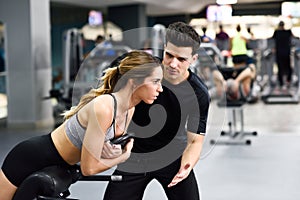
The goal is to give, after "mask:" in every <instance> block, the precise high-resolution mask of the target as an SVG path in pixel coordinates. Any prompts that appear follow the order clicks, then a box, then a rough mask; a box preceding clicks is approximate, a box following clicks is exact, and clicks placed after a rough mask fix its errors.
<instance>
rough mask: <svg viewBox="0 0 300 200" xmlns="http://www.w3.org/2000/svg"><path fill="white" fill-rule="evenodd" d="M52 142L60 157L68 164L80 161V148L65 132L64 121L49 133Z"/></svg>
mask: <svg viewBox="0 0 300 200" xmlns="http://www.w3.org/2000/svg"><path fill="white" fill-rule="evenodd" d="M51 137H52V140H53V143H54V145H55V147H56V149H57V151H58V153H59V154H60V155H61V157H62V158H63V159H64V160H65V161H66V162H67V163H69V164H70V165H73V164H76V163H78V162H79V161H80V155H81V152H80V150H79V149H78V148H77V147H75V146H74V145H73V144H72V143H71V141H70V140H69V138H68V137H67V135H66V132H65V123H63V124H62V125H60V126H59V127H58V128H57V129H55V130H54V131H53V132H52V133H51Z"/></svg>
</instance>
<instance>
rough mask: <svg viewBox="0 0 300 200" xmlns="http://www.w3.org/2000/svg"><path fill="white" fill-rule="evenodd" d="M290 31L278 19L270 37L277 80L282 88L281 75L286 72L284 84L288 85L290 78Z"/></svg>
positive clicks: (291, 35)
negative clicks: (273, 44) (276, 68)
mask: <svg viewBox="0 0 300 200" xmlns="http://www.w3.org/2000/svg"><path fill="white" fill-rule="evenodd" d="M292 37H293V34H292V31H291V30H290V29H289V30H286V29H285V28H284V22H283V21H280V22H279V24H278V28H277V29H276V30H275V31H274V34H273V36H272V38H273V39H274V41H275V48H274V51H275V55H276V63H277V66H278V82H279V86H280V87H281V88H282V87H283V86H284V80H283V76H284V74H287V78H286V85H287V87H289V86H290V83H291V79H292V67H291V46H292Z"/></svg>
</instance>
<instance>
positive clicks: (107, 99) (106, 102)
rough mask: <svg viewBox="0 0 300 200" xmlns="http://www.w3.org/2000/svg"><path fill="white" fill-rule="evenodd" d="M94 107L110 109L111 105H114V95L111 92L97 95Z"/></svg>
mask: <svg viewBox="0 0 300 200" xmlns="http://www.w3.org/2000/svg"><path fill="white" fill-rule="evenodd" d="M92 102H93V105H94V106H93V107H94V109H95V108H97V110H99V109H98V108H103V110H109V108H110V107H113V103H114V102H113V97H112V96H111V95H109V94H102V95H99V96H97V97H96V98H95V99H94V100H93V101H92Z"/></svg>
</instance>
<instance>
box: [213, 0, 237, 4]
mask: <svg viewBox="0 0 300 200" xmlns="http://www.w3.org/2000/svg"><path fill="white" fill-rule="evenodd" d="M216 3H217V4H219V5H224V4H236V3H237V0H216Z"/></svg>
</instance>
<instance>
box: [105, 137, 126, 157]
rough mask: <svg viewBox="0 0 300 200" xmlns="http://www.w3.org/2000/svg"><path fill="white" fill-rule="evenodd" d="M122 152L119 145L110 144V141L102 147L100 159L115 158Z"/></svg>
mask: <svg viewBox="0 0 300 200" xmlns="http://www.w3.org/2000/svg"><path fill="white" fill-rule="evenodd" d="M122 152H123V151H122V148H121V145H120V144H111V143H110V141H107V142H105V143H104V145H103V149H102V154H101V158H106V159H110V158H117V157H119V156H120V155H122Z"/></svg>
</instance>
